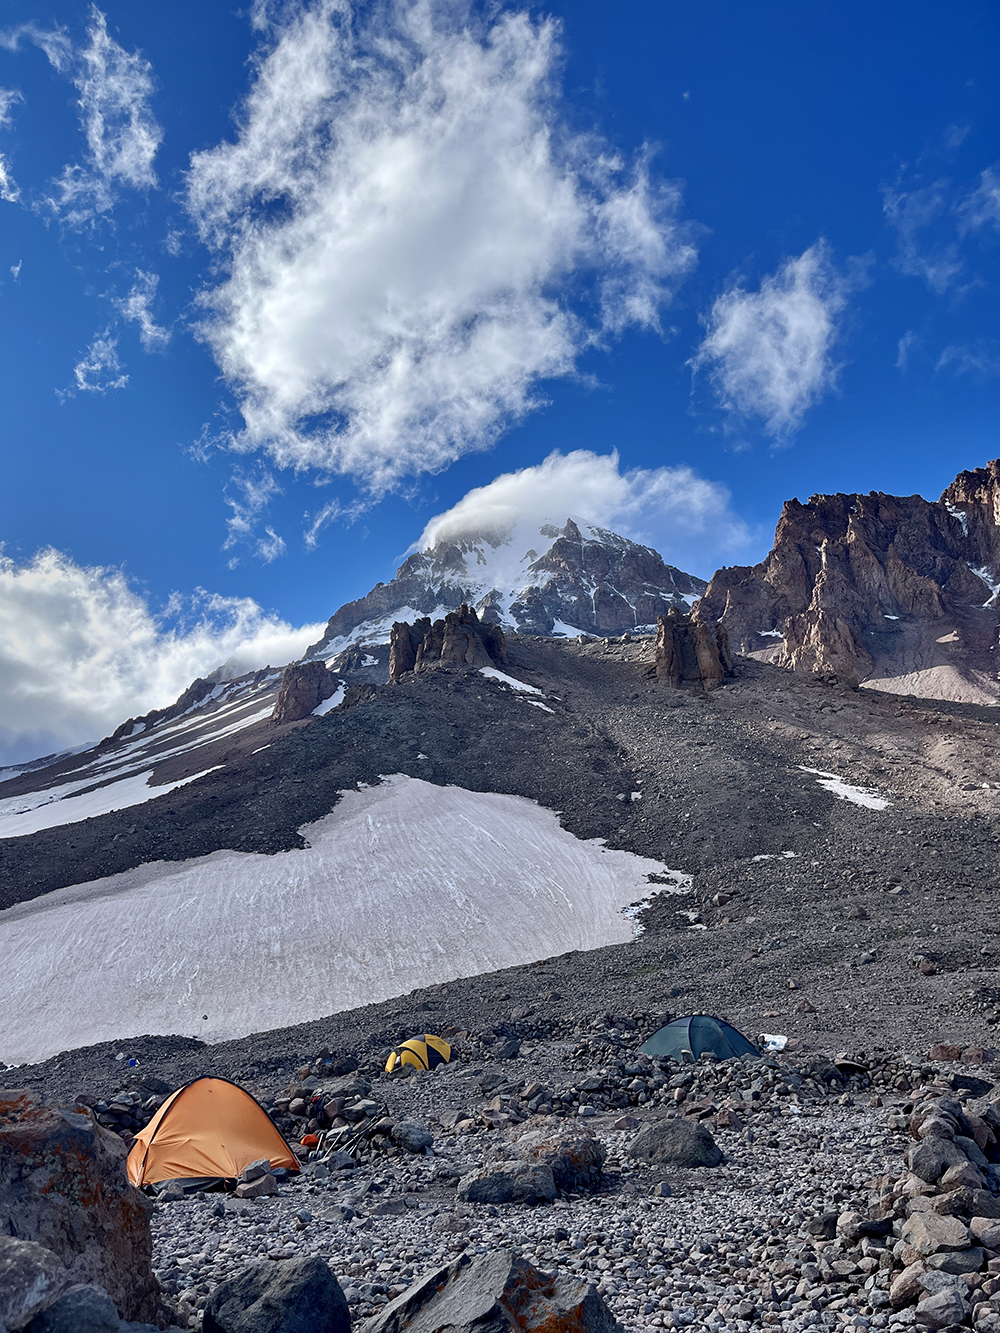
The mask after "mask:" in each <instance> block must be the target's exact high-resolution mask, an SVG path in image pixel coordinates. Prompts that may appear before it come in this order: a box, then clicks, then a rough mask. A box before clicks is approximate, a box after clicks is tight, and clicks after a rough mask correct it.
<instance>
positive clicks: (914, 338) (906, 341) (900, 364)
mask: <svg viewBox="0 0 1000 1333" xmlns="http://www.w3.org/2000/svg"><path fill="white" fill-rule="evenodd" d="M922 346H923V339H922V338H921V337H920V336H919V334H917V333H914V331H913V329H907V330H906V332H905V333H904V334H903V336H902V338H900V340H899V342H898V343H897V344H896V369H897V370H902V371H903V372H904V373H905V372H906V371H907V370H909V368H910V358H911V357H912V356H913V354H914V353H915V352H917V351H919V350H920V348H921V347H922Z"/></svg>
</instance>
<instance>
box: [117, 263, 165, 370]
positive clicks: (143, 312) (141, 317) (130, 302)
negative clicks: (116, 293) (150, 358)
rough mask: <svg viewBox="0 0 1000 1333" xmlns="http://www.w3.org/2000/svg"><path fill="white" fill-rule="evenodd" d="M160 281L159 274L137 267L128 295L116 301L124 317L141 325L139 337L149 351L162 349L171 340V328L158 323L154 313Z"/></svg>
mask: <svg viewBox="0 0 1000 1333" xmlns="http://www.w3.org/2000/svg"><path fill="white" fill-rule="evenodd" d="M159 283H160V279H159V275H158V274H156V273H150V272H147V271H146V270H144V269H137V270H136V274H135V280H134V281H133V283H132V286H131V288H130V289H129V292H128V295H127V296H125V297H122V298H121V299H119V300H117V301H116V302H115V305H116V306H117V308H118V312H119V314H120V315H121V317H122V319H125V320H128V321H129V322H130V323H132V324H137V325H138V326H139V339H140V341H141V343H142V345H143V347H144V348H145V349H146V351H147V352H158V351H162V349H163V348H164V347H166V345H167V343H168V342H169V341H170V330H169V329H165V328H164V327H163V326H162V325H161V324H157V322H156V319H155V317H154V315H153V302H154V301H155V300H156V289H157V287H158V286H159Z"/></svg>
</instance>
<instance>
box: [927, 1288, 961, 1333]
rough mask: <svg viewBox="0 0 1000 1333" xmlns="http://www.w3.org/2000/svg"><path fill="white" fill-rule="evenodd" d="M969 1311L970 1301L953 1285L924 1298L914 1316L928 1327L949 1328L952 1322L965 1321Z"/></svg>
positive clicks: (959, 1322)
mask: <svg viewBox="0 0 1000 1333" xmlns="http://www.w3.org/2000/svg"><path fill="white" fill-rule="evenodd" d="M968 1313H969V1306H968V1302H967V1301H966V1300H965V1298H964V1297H963V1296H962V1294H961V1292H960V1291H959V1290H958V1289H957V1288H956V1287H952V1288H951V1289H950V1290H948V1291H939V1292H938V1293H937V1294H936V1295H935V1296H927V1297H926V1298H925V1299H924V1300H922V1301H921V1302H920V1303H919V1305H918V1306H917V1309H916V1312H915V1315H914V1318H915V1319H916V1321H917V1323H918V1324H924V1325H925V1326H926V1327H927V1328H948V1327H949V1326H950V1325H952V1324H961V1323H963V1322H964V1321H965V1319H966V1318H967V1316H968Z"/></svg>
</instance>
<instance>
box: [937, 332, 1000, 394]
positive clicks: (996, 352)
mask: <svg viewBox="0 0 1000 1333" xmlns="http://www.w3.org/2000/svg"><path fill="white" fill-rule="evenodd" d="M935 370H939V371H942V370H947V371H950V372H951V374H953V375H956V376H958V375H968V376H969V378H970V379H973V380H976V381H978V382H979V383H984V382H985V381H986V380H990V379H995V378H996V377H997V376H998V375H1000V342H997V340H996V339H995V338H980V339H977V340H976V341H974V342H962V343H949V344H948V346H947V347H945V349H944V351H943V352H942V353H941V355H940V356H939V357H938V361H937V365H936V366H935Z"/></svg>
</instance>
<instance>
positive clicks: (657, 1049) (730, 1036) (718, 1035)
mask: <svg viewBox="0 0 1000 1333" xmlns="http://www.w3.org/2000/svg"><path fill="white" fill-rule="evenodd" d="M706 1052H710V1053H711V1054H712V1055H714V1056H717V1057H718V1059H720V1060H731V1059H732V1058H733V1056H743V1055H759V1054H760V1052H759V1051H758V1050H757V1047H756V1046H755V1045H754V1044H753V1042H752V1041H750V1040H749V1039H748V1038H747V1037H744V1035H743V1033H742V1032H737V1030H736V1028H734V1027H733V1026H732V1025H731V1024H729V1023H725V1022H723V1020H722V1019H721V1018H712V1017H711V1015H710V1014H688V1015H687V1016H686V1017H685V1018H675V1019H674V1021H673V1022H672V1023H668V1024H667V1025H666V1027H663V1028H660V1030H659V1032H654V1033H653V1035H652V1036H651V1037H650V1038H649V1040H648V1041H645V1042H643V1044H642V1045H641V1046H640V1047H639V1054H640V1055H650V1056H659V1058H660V1059H661V1060H689V1061H694V1060H697V1059H698V1056H699V1055H704V1054H706Z"/></svg>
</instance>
